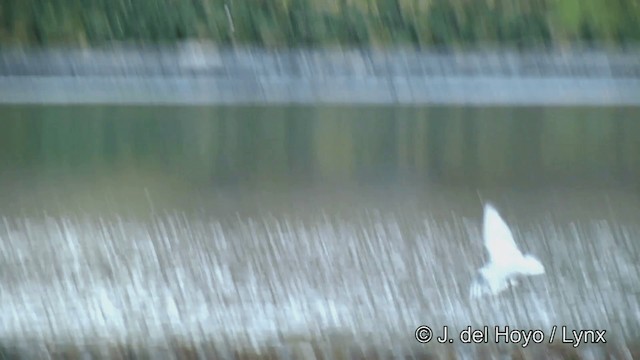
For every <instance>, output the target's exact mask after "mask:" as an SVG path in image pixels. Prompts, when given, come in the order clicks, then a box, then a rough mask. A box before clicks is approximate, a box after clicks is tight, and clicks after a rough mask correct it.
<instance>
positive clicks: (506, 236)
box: [470, 204, 544, 297]
mask: <svg viewBox="0 0 640 360" xmlns="http://www.w3.org/2000/svg"><path fill="white" fill-rule="evenodd" d="M482 236H483V238H484V246H485V247H486V248H487V252H488V253H489V262H488V263H487V264H486V265H485V266H484V267H482V268H481V269H480V270H478V275H477V277H476V279H475V281H474V282H473V284H471V291H470V293H471V297H479V296H482V295H486V294H488V295H496V294H498V293H500V292H502V291H503V290H505V289H507V288H508V287H509V285H512V286H515V285H516V284H517V282H516V278H518V277H519V276H525V275H541V274H544V266H542V264H541V263H540V261H539V260H538V259H536V258H535V257H533V256H531V255H522V253H521V252H520V250H519V249H518V247H517V246H516V243H515V241H514V240H513V234H512V233H511V230H510V229H509V227H508V226H507V224H506V223H505V222H504V220H503V219H502V218H501V217H500V214H498V211H497V210H496V209H495V208H494V207H493V206H492V205H491V204H485V206H484V220H483V230H482Z"/></svg>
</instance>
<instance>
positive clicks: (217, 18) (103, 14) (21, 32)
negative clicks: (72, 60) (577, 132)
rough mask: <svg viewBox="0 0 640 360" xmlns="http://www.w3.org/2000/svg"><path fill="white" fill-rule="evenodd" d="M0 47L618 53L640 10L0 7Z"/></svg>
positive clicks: (308, 0)
mask: <svg viewBox="0 0 640 360" xmlns="http://www.w3.org/2000/svg"><path fill="white" fill-rule="evenodd" d="M0 19H2V21H1V22H0V24H2V25H0V44H5V45H6V44H24V45H43V46H48V45H61V44H72V45H81V46H95V45H99V44H104V43H109V42H113V41H125V42H134V43H167V42H168V43H173V42H176V41H184V40H185V39H200V40H208V41H212V42H214V43H216V44H220V45H257V46H264V47H288V46H314V47H315V46H321V47H325V46H334V45H349V46H354V45H356V46H394V45H410V46H417V47H423V46H445V47H452V46H453V47H455V46H468V45H477V44H500V45H502V46H504V45H508V46H515V47H527V48H528V47H531V46H534V47H538V46H549V45H562V44H567V43H575V42H584V43H592V42H596V43H605V44H613V45H623V44H626V43H632V42H637V41H638V40H640V25H639V24H640V2H639V1H637V0H632V1H608V0H592V1H589V2H581V1H576V0H555V1H552V0H528V1H525V2H517V3H513V2H512V1H508V0H484V1H462V0H457V1H449V0H431V1H422V0H420V1H418V0H321V1H316V0H275V1H256V2H241V1H234V0H191V1H181V2H175V1H171V0H159V1H156V0H153V1H151V0H139V1H125V0H115V1H113V0H99V1H93V2H78V1H74V0H52V1H45V2H43V1H21V2H11V1H5V2H0Z"/></svg>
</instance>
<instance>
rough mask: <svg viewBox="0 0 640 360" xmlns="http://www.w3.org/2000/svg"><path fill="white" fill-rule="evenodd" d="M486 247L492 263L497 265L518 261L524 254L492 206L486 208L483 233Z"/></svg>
mask: <svg viewBox="0 0 640 360" xmlns="http://www.w3.org/2000/svg"><path fill="white" fill-rule="evenodd" d="M482 235H483V236H484V245H485V247H486V248H487V251H488V252H489V256H490V257H491V262H493V263H495V264H496V265H501V264H508V263H510V262H513V261H517V260H518V259H520V258H521V257H522V253H521V252H520V250H519V249H518V247H517V246H516V243H515V241H514V240H513V234H512V233H511V230H510V229H509V226H507V223H505V222H504V220H503V219H502V217H500V214H498V211H497V210H496V209H495V208H494V207H493V206H492V205H491V204H485V206H484V224H483V233H482Z"/></svg>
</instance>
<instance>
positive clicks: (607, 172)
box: [0, 107, 640, 352]
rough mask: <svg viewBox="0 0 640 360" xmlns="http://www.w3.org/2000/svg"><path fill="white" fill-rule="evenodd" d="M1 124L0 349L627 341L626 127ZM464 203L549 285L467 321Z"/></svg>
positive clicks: (498, 120)
mask: <svg viewBox="0 0 640 360" xmlns="http://www.w3.org/2000/svg"><path fill="white" fill-rule="evenodd" d="M3 114H7V115H6V116H7V119H8V120H6V121H3V122H1V123H0V127H2V131H0V137H1V138H2V141H0V147H2V152H1V154H0V159H2V173H1V174H0V182H2V187H1V189H0V199H1V200H2V204H3V206H2V208H1V209H0V213H1V215H2V216H3V224H0V239H2V242H1V243H0V263H1V264H2V272H0V284H1V285H0V287H1V291H0V308H1V309H0V324H2V326H0V337H1V338H5V339H15V340H16V341H19V339H24V338H35V339H40V340H43V341H45V340H46V341H56V340H57V341H66V340H72V341H75V342H82V341H88V342H91V341H92V339H94V340H95V339H105V338H109V339H111V341H121V342H133V343H139V342H162V341H164V340H163V339H165V337H166V336H169V335H168V334H170V336H173V337H178V338H185V339H186V338H188V339H191V340H194V341H195V340H202V339H215V341H217V342H221V343H226V344H235V345H238V346H240V345H242V346H250V345H247V344H255V345H256V346H258V345H260V344H264V342H265V341H266V342H269V341H274V339H277V340H278V341H285V342H287V341H293V340H291V339H296V340H295V341H296V342H299V341H311V339H316V340H317V339H320V338H328V337H331V336H336V334H339V336H340V337H341V338H342V339H343V340H344V341H356V342H363V343H366V344H369V343H375V344H378V345H379V346H382V347H384V348H388V349H396V348H398V347H403V346H406V347H407V348H412V349H415V348H416V347H418V348H419V349H422V350H424V349H427V350H428V351H433V352H439V351H441V350H442V349H449V348H446V347H445V348H442V347H438V346H437V345H434V344H428V345H420V344H417V342H415V341H414V340H412V337H413V331H414V330H415V328H416V327H417V326H418V325H421V324H429V325H430V326H433V327H434V328H441V327H442V326H444V325H447V326H450V327H451V328H452V329H455V331H460V330H462V329H464V328H465V327H466V326H467V325H471V326H482V325H489V326H495V325H510V326H512V327H517V328H522V329H543V330H544V331H545V332H546V331H548V330H549V329H550V328H551V327H552V326H553V325H560V326H561V325H566V326H569V327H572V328H576V329H592V328H596V329H606V330H607V331H608V332H607V334H608V338H607V339H610V340H611V342H612V343H614V344H618V345H619V344H620V342H625V341H626V342H635V341H637V340H638V339H639V337H640V326H639V324H640V306H639V305H638V304H640V299H638V294H639V293H640V288H639V284H640V265H638V264H640V247H639V246H638V243H637V241H635V240H634V239H637V238H638V237H639V236H640V226H639V225H638V223H637V219H638V214H640V198H639V197H638V193H637V187H636V185H635V184H636V183H637V180H638V174H639V173H640V172H639V169H640V160H639V157H638V154H640V152H638V150H640V148H639V146H640V145H639V144H638V143H637V142H636V141H635V139H637V138H638V135H640V126H638V125H637V124H638V123H637V122H636V121H634V119H633V116H637V115H638V114H639V113H638V109H606V110H603V109H589V110H584V109H568V108H559V109H526V108H520V109H473V108H469V109H446V108H435V109H420V108H379V109H372V108H363V109H351V108H332V109H324V108H283V109H279V108H266V109H258V108H242V109H231V108H180V109H176V108H92V107H76V108H66V107H37V108H29V107H6V108H4V109H3ZM582 117H587V118H586V119H582ZM177 120H180V121H177ZM484 200H491V201H492V202H494V203H495V204H496V205H497V206H498V208H499V209H500V212H501V213H502V214H504V216H505V218H506V220H507V222H508V223H509V224H510V225H511V226H512V228H513V230H514V234H515V237H516V242H517V243H518V244H519V246H520V247H521V248H522V249H523V250H524V251H525V252H530V253H532V254H535V255H536V256H537V257H538V258H540V259H541V261H542V262H543V264H544V266H545V268H546V269H547V274H546V275H544V276H541V277H532V278H530V279H525V280H524V281H523V282H522V283H521V285H520V286H518V287H516V288H514V289H512V290H510V291H507V292H505V293H504V294H503V295H501V296H499V297H496V298H487V299H482V300H480V301H476V300H470V299H469V296H468V286H469V283H470V281H471V279H472V277H473V275H474V272H475V270H476V269H477V268H478V267H479V266H481V265H482V264H483V263H484V260H485V258H484V255H483V251H484V250H483V248H482V242H481V238H480V231H481V228H480V221H481V216H482V205H481V201H484ZM372 329H375V331H373V330H372ZM332 334H333V335H332ZM363 334H367V336H365V337H363ZM314 341H315V340H314ZM618 345H616V346H618ZM494 347H495V346H494ZM497 348H498V350H499V351H507V352H508V351H511V350H509V348H508V347H502V346H497ZM442 351H444V350H442ZM456 351H463V352H464V351H467V352H469V351H470V352H473V351H475V350H470V349H467V350H456Z"/></svg>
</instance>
